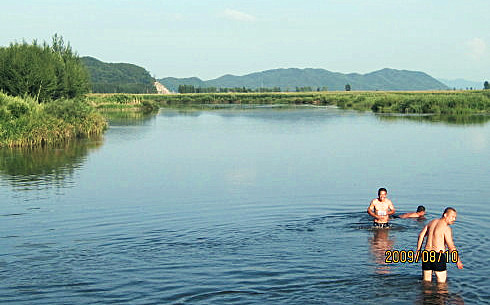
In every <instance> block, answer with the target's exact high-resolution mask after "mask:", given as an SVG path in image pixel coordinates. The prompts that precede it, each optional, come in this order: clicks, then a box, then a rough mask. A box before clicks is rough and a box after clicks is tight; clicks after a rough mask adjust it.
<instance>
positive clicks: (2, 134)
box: [0, 92, 107, 147]
mask: <svg viewBox="0 0 490 305" xmlns="http://www.w3.org/2000/svg"><path fill="white" fill-rule="evenodd" d="M106 128H107V121H106V119H105V118H104V117H103V116H102V115H101V114H100V113H98V112H97V111H96V110H95V109H94V108H93V107H92V106H90V105H89V104H88V103H87V102H86V101H84V100H83V99H76V100H70V99H66V100H56V101H52V102H48V103H42V104H40V103H38V102H36V101H35V100H34V99H33V98H30V97H26V98H20V97H12V96H9V95H7V94H5V93H2V92H0V147H32V146H44V145H53V144H57V143H61V142H64V141H67V140H69V139H73V138H83V137H88V136H92V135H99V134H102V133H103V132H104V130H105V129H106Z"/></svg>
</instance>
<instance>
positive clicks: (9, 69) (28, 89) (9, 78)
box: [0, 35, 89, 102]
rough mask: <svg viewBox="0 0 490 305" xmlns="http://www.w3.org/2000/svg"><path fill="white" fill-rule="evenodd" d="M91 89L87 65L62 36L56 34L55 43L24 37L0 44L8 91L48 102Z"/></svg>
mask: <svg viewBox="0 0 490 305" xmlns="http://www.w3.org/2000/svg"><path fill="white" fill-rule="evenodd" d="M88 90H89V79H88V74H87V71H86V70H85V67H84V66H83V64H82V63H81V61H80V59H79V58H78V56H77V55H76V53H74V52H73V51H72V49H71V47H70V45H69V44H65V42H64V41H63V38H62V37H60V36H57V35H54V36H53V41H52V45H51V46H50V45H48V44H47V43H46V42H44V43H43V44H42V45H39V44H38V43H37V41H33V43H32V44H28V43H26V42H25V41H24V42H22V43H12V44H10V46H9V47H1V48H0V91H3V92H4V93H6V94H8V95H11V96H26V95H29V96H32V97H34V98H35V99H36V101H39V102H48V101H52V100H56V99H60V98H75V97H78V96H81V95H83V94H85V93H86V92H88Z"/></svg>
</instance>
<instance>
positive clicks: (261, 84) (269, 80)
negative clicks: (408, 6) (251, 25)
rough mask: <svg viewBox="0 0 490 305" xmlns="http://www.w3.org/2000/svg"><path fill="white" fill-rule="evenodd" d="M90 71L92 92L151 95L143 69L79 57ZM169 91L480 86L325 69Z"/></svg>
mask: <svg viewBox="0 0 490 305" xmlns="http://www.w3.org/2000/svg"><path fill="white" fill-rule="evenodd" d="M81 60H82V62H83V63H84V64H85V66H86V67H87V70H88V71H89V74H90V77H91V81H92V91H93V92H126V93H154V92H156V89H155V79H154V78H153V77H152V76H151V75H150V73H149V72H148V71H147V70H146V69H145V68H143V67H140V66H137V65H134V64H129V63H106V62H103V61H100V60H98V59H96V58H93V57H89V56H86V57H82V58H81ZM158 81H159V82H160V83H161V84H163V85H164V86H165V87H167V88H168V89H169V90H171V91H174V92H177V90H178V87H179V85H193V86H194V87H196V88H197V87H200V88H206V87H216V88H237V87H240V88H243V87H245V88H249V89H257V88H274V87H279V88H280V89H281V90H282V91H295V90H296V88H297V87H310V88H312V90H316V89H317V88H320V89H321V90H323V89H325V87H326V88H327V89H328V90H330V91H343V90H345V85H346V84H349V85H350V87H351V90H388V91H391V90H393V91H396V90H407V91H409V90H414V91H415V90H447V89H453V88H455V89H467V88H468V89H469V88H473V89H481V88H482V87H483V82H482V83H478V82H472V81H467V80H463V79H456V80H447V79H439V80H437V79H435V78H433V77H431V76H430V75H428V74H426V73H424V72H418V71H408V70H395V69H388V68H386V69H382V70H379V71H374V72H371V73H367V74H358V73H349V74H343V73H338V72H331V71H328V70H325V69H311V68H308V69H297V68H289V69H272V70H266V71H262V72H255V73H251V74H247V75H243V76H236V75H230V74H227V75H223V76H221V77H218V78H216V79H211V80H201V79H199V78H197V77H189V78H175V77H166V78H161V79H159V80H158Z"/></svg>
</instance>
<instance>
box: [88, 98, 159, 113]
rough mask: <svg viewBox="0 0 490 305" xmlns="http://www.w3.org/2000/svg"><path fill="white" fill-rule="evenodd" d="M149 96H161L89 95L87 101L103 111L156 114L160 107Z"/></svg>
mask: <svg viewBox="0 0 490 305" xmlns="http://www.w3.org/2000/svg"><path fill="white" fill-rule="evenodd" d="M148 96H154V97H155V98H156V97H158V96H159V95H139V94H89V95H87V97H86V101H87V102H88V103H89V104H90V105H92V106H93V107H94V108H96V109H98V110H100V111H102V112H108V111H116V110H117V111H131V112H141V113H143V114H149V113H156V112H158V109H159V108H160V105H159V104H158V103H157V101H156V100H154V99H152V98H145V97H148Z"/></svg>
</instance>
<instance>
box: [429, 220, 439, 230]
mask: <svg viewBox="0 0 490 305" xmlns="http://www.w3.org/2000/svg"><path fill="white" fill-rule="evenodd" d="M438 222H439V219H437V218H436V219H432V220H431V221H430V222H429V223H428V224H427V226H428V227H429V228H430V227H432V226H435V225H437V223H438Z"/></svg>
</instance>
